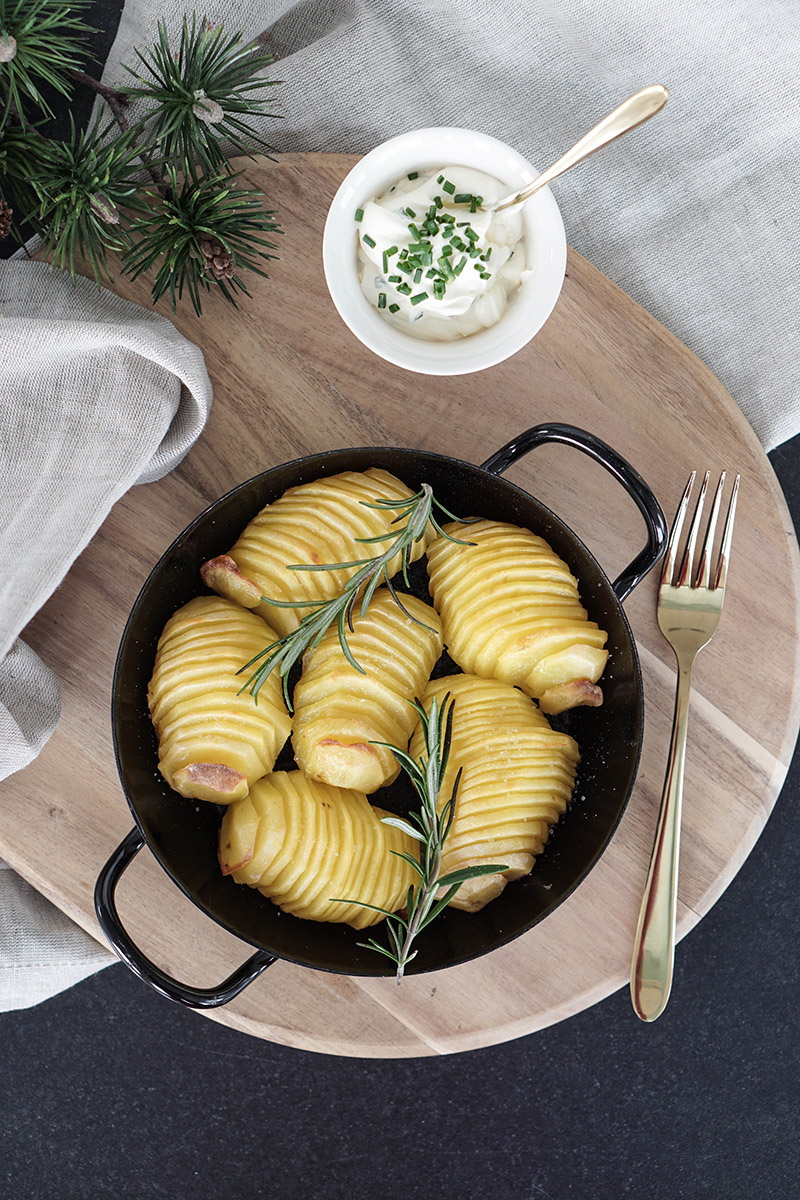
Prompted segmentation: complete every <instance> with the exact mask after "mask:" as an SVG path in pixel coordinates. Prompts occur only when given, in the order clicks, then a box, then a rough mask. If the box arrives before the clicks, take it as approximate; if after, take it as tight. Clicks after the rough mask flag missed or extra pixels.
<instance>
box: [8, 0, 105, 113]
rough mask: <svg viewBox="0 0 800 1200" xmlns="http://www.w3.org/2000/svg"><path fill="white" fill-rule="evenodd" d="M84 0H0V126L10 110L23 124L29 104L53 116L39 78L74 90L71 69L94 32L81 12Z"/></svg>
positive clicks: (85, 4)
mask: <svg viewBox="0 0 800 1200" xmlns="http://www.w3.org/2000/svg"><path fill="white" fill-rule="evenodd" d="M88 6H89V5H88V0H0V107H1V108H2V111H0V126H2V125H3V124H5V122H6V120H7V119H8V116H9V114H10V113H15V114H16V115H17V117H18V119H19V120H20V121H21V122H22V123H23V124H27V123H28V122H29V120H30V117H29V110H30V108H31V107H33V108H36V109H38V110H39V112H40V113H44V114H45V115H46V116H48V117H52V116H53V115H54V114H53V110H52V108H51V107H50V105H49V103H48V102H47V100H46V98H45V96H44V94H43V93H42V90H41V86H42V84H45V85H49V86H50V87H51V88H54V89H55V90H56V91H57V92H59V93H60V94H61V95H62V96H66V97H67V98H69V97H70V96H71V95H72V87H71V81H70V78H69V73H70V71H72V70H74V69H77V68H79V67H80V66H81V58H80V55H81V54H82V53H83V51H84V45H85V41H86V38H87V37H88V35H89V34H91V33H94V32H95V31H94V30H93V29H92V27H91V26H90V25H87V24H86V22H85V21H84V20H83V18H82V16H81V15H80V14H81V12H82V11H84V10H85V9H86V8H88Z"/></svg>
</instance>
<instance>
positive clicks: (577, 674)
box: [428, 520, 608, 711]
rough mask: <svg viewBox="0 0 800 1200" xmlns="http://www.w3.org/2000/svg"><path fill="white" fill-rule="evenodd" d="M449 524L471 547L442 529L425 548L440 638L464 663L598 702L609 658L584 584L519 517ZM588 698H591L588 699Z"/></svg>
mask: <svg viewBox="0 0 800 1200" xmlns="http://www.w3.org/2000/svg"><path fill="white" fill-rule="evenodd" d="M444 529H445V531H446V532H447V533H449V534H450V535H451V536H452V537H456V538H458V539H459V540H461V541H467V542H471V543H473V545H460V544H458V543H456V542H452V541H448V539H447V538H444V537H439V538H437V539H436V540H435V541H434V542H432V543H431V545H430V546H429V547H428V575H429V579H430V590H431V595H432V596H433V602H434V605H435V607H436V609H437V611H438V612H439V614H440V616H441V618H442V626H443V629H444V639H445V644H446V646H447V649H448V652H449V654H450V656H451V657H452V659H453V661H454V662H456V663H457V664H458V665H459V666H460V667H461V668H462V670H464V671H466V672H468V673H474V674H475V675H480V676H482V677H483V678H486V679H491V678H494V679H500V680H502V681H503V682H504V683H509V684H513V685H515V686H516V687H520V688H522V690H523V691H524V692H526V693H527V694H528V695H529V696H533V697H536V698H538V697H541V696H544V695H545V693H547V692H548V691H550V690H551V689H553V688H556V687H558V688H560V689H562V690H561V691H560V692H559V693H557V699H556V700H555V701H553V702H554V703H558V704H560V705H561V706H562V708H560V709H558V710H556V709H551V710H550V711H562V709H563V708H566V707H570V706H571V703H575V704H585V703H593V704H599V703H602V692H601V690H600V689H599V688H595V690H594V691H592V692H590V691H589V690H588V689H587V688H586V687H585V686H580V687H576V688H573V689H565V685H567V684H573V683H574V684H580V685H585V684H589V685H596V684H597V681H598V680H599V678H600V676H601V675H602V673H603V669H604V667H605V665H606V661H607V659H608V652H607V651H606V650H605V649H604V647H605V644H606V641H607V640H608V635H607V634H606V632H605V631H604V630H602V629H600V628H599V626H598V625H597V623H596V622H595V621H590V620H589V619H588V615H587V612H586V609H585V608H584V607H583V605H582V604H581V601H580V596H579V595H578V583H577V580H576V579H575V577H574V576H573V575H572V573H571V572H570V570H569V568H568V566H567V565H566V563H565V562H563V561H562V559H560V558H559V557H558V555H557V554H555V552H554V551H553V550H552V549H551V548H550V546H549V545H548V544H547V542H546V541H545V540H544V539H543V538H541V537H538V536H537V535H536V534H534V533H531V531H530V530H528V529H524V528H522V527H520V526H517V525H509V524H506V523H504V522H501V521H490V520H480V521H477V522H475V523H474V524H463V523H460V522H451V523H449V524H448V525H445V526H444ZM590 697H591V698H590Z"/></svg>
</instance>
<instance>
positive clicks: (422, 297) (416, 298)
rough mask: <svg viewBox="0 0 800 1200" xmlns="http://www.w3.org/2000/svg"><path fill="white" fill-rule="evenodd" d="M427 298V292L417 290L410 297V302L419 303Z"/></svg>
mask: <svg viewBox="0 0 800 1200" xmlns="http://www.w3.org/2000/svg"><path fill="white" fill-rule="evenodd" d="M427 299H428V293H427V292H417V294H416V296H412V297H411V303H412V304H421V303H422V301H423V300H427Z"/></svg>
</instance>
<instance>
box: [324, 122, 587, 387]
mask: <svg viewBox="0 0 800 1200" xmlns="http://www.w3.org/2000/svg"><path fill="white" fill-rule="evenodd" d="M487 158H488V159H490V160H491V165H488V164H487V162H486V161H485V160H486V159H487ZM445 159H449V162H448V161H444V160H445ZM448 165H460V166H472V167H474V168H476V169H478V170H484V171H485V172H486V173H487V174H490V175H493V176H494V177H495V178H498V179H499V180H500V181H501V182H502V183H504V184H507V185H508V188H509V191H511V190H513V189H514V188H521V187H524V186H525V185H526V184H528V183H531V182H532V181H533V180H534V179H535V178H536V177H537V175H538V174H539V172H538V171H537V170H536V169H535V167H534V166H533V165H532V164H531V163H530V162H529V161H528V160H527V159H526V158H524V157H523V155H522V154H520V153H519V151H517V150H514V149H513V148H512V147H511V146H508V145H506V143H504V142H501V141H500V140H499V139H498V138H495V137H493V136H492V135H491V134H486V133H482V132H480V131H479V130H473V129H467V128H462V127H460V126H450V125H447V126H430V127H427V128H423V129H414V130H409V131H407V132H405V133H401V134H398V135H396V136H395V137H393V138H389V139H388V140H387V141H385V142H381V143H380V144H379V145H378V146H376V147H374V149H372V150H371V151H369V153H368V154H366V155H364V157H363V158H361V159H360V160H359V161H358V162H357V163H356V164H355V166H353V167H352V168H351V170H350V171H349V172H348V173H347V175H346V176H345V178H344V180H343V181H342V183H341V184H340V186H339V188H338V190H337V192H336V194H335V195H334V197H333V200H332V202H331V205H330V207H329V209H328V214H327V217H326V221H325V227H324V230H323V235H322V262H323V270H324V273H325V281H326V284H327V287H328V291H329V293H330V296H331V299H332V301H333V304H334V306H335V308H336V310H337V312H338V313H339V316H340V317H341V318H342V320H343V321H344V323H345V324H346V325H347V327H348V328H349V329H350V331H351V333H353V334H354V335H355V337H357V338H358V339H359V341H361V342H362V344H363V345H365V346H366V347H367V348H368V349H370V350H372V351H373V352H374V353H375V354H377V355H378V356H379V357H381V358H383V359H384V360H386V361H387V362H390V363H392V364H393V365H394V366H399V367H403V368H405V369H406V370H409V371H415V372H417V373H419V374H426V375H463V374H468V373H472V372H475V371H481V370H485V369H487V368H488V367H491V366H495V365H497V364H498V363H500V362H503V361H505V359H507V358H510V357H511V355H513V354H516V353H517V351H518V350H521V349H522V347H523V346H525V345H527V343H528V342H529V341H530V340H531V339H532V338H533V337H534V336H535V335H536V334H537V333H538V332H539V330H540V329H541V328H542V326H543V325H544V323H545V321H546V320H547V318H548V317H549V316H550V314H551V312H552V311H553V309H554V307H555V305H556V302H557V300H558V297H559V295H560V293H561V287H562V285H563V281H564V276H565V273H566V262H567V240H566V233H565V230H564V222H563V220H562V218H561V213H560V211H559V208H558V205H557V203H556V201H555V198H554V197H553V195H552V193H551V192H550V189H549V188H542V189H541V191H539V192H537V193H536V194H535V195H534V196H533V197H532V198H531V199H530V200H529V201H528V202H527V203H526V204H525V206H524V208H523V221H524V223H525V237H526V239H527V241H528V244H529V246H532V247H533V251H534V258H533V262H534V268H533V269H532V271H531V274H530V276H529V277H528V278H527V279H526V280H525V281H524V282H523V283H522V285H521V287H520V289H519V292H518V293H517V295H516V296H515V297H514V299H513V301H512V303H511V304H510V305H509V306H508V308H507V310H506V312H505V313H504V314H503V316H502V317H501V318H500V320H499V321H498V322H497V323H496V324H495V325H493V326H491V327H490V328H489V329H484V330H482V331H480V332H478V333H474V334H471V335H470V336H469V337H466V338H463V339H460V340H458V341H454V342H436V341H431V342H428V341H424V340H423V339H420V338H414V337H412V336H410V335H407V334H404V333H403V332H402V331H401V330H399V329H397V328H396V327H395V326H393V325H390V324H389V323H388V322H387V321H385V320H384V319H383V318H382V317H381V316H379V314H378V312H377V310H376V309H374V308H373V307H372V305H371V304H370V303H369V301H368V300H367V299H366V297H365V296H364V294H363V292H362V290H361V286H360V284H359V281H358V273H357V260H356V229H357V227H356V222H355V212H356V209H357V208H359V207H360V206H361V205H362V204H363V203H364V201H365V200H367V199H370V198H371V197H373V196H375V195H377V194H379V193H380V192H381V191H383V190H384V188H385V187H387V186H389V184H390V183H392V182H394V181H396V180H397V179H399V178H402V176H403V174H404V173H406V172H407V171H409V170H412V169H420V170H427V169H430V168H435V167H444V166H448Z"/></svg>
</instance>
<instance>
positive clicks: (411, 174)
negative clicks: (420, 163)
mask: <svg viewBox="0 0 800 1200" xmlns="http://www.w3.org/2000/svg"><path fill="white" fill-rule="evenodd" d="M408 178H409V179H419V171H409V173H408Z"/></svg>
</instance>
